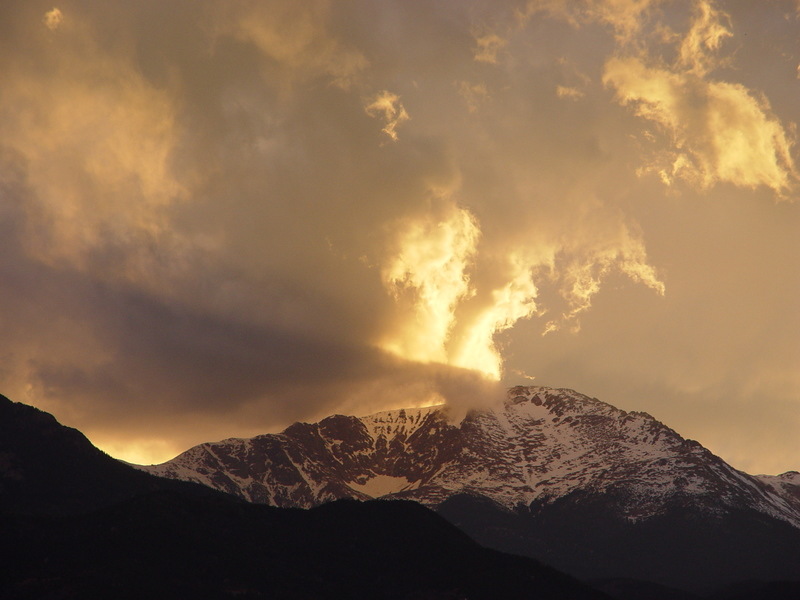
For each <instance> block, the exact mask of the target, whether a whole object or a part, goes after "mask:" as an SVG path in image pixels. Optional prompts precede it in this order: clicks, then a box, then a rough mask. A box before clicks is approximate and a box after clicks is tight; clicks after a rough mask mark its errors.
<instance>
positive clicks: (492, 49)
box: [473, 33, 508, 65]
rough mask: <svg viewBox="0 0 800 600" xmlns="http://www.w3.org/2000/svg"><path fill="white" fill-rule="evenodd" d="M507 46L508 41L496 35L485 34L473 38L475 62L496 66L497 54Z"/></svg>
mask: <svg viewBox="0 0 800 600" xmlns="http://www.w3.org/2000/svg"><path fill="white" fill-rule="evenodd" d="M506 44H508V41H507V40H505V39H503V38H501V37H500V36H499V35H497V34H496V33H487V34H485V35H481V36H478V37H476V38H475V45H476V47H475V49H474V50H473V55H474V57H475V60H476V61H478V62H482V63H488V64H490V65H494V64H497V53H498V52H500V50H502V49H503V47H504V46H506Z"/></svg>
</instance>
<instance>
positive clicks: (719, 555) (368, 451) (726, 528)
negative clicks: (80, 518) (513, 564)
mask: <svg viewBox="0 0 800 600" xmlns="http://www.w3.org/2000/svg"><path fill="white" fill-rule="evenodd" d="M142 468H143V469H145V470H147V471H149V472H150V473H153V474H157V475H160V476H163V477H168V478H175V479H183V480H187V481H194V482H198V483H203V484H205V485H208V486H211V487H213V488H216V489H218V490H222V491H226V492H228V493H231V494H234V495H236V496H239V497H240V498H243V499H246V500H249V501H251V502H256V503H264V504H271V505H276V506H294V507H312V506H317V505H319V504H321V503H324V502H328V501H331V500H334V499H339V498H354V499H359V500H367V499H370V498H378V497H380V498H403V499H411V500H415V501H417V502H420V503H422V504H424V505H427V506H430V507H432V508H434V509H436V510H437V511H438V512H439V513H440V514H442V515H444V516H445V517H446V518H448V519H449V520H450V521H451V522H453V523H455V524H457V525H458V526H459V527H460V528H461V529H462V530H464V531H466V532H468V533H469V534H470V535H471V536H473V537H474V538H475V539H477V540H478V541H480V542H481V543H484V544H487V545H490V546H491V547H495V548H498V549H501V550H505V551H510V552H514V553H518V554H525V555H528V556H532V557H536V558H539V559H542V560H545V561H546V562H549V563H550V564H552V565H554V566H556V567H558V568H560V569H564V570H567V571H568V572H571V573H573V574H575V575H578V576H580V577H587V578H608V577H619V578H631V577H632V578H637V579H644V580H648V581H653V582H656V583H659V584H663V585H668V586H677V587H682V588H684V589H692V590H695V591H697V590H702V591H707V590H708V589H710V588H712V587H714V586H719V585H724V584H727V583H730V582H733V581H737V580H739V579H747V578H752V579H765V580H775V579H789V580H792V579H798V580H800V496H799V495H798V489H800V488H798V481H799V480H800V476H799V475H798V474H797V473H786V474H784V475H780V476H773V477H768V476H760V477H754V476H751V475H748V474H746V473H743V472H741V471H738V470H737V469H734V468H733V467H731V466H730V465H728V464H727V463H725V462H724V461H723V460H722V459H720V458H719V457H717V456H715V455H714V454H712V453H711V452H709V451H708V450H706V449H705V448H703V447H702V446H701V445H700V444H698V443H697V442H694V441H691V440H687V439H684V438H683V437H681V436H680V435H679V434H678V433H676V432H675V431H673V430H672V429H670V428H669V427H667V426H666V425H664V424H662V423H660V422H659V421H657V420H655V419H654V418H652V417H651V416H649V415H647V414H645V413H638V412H625V411H622V410H619V409H617V408H614V407H613V406H611V405H609V404H606V403H604V402H601V401H599V400H596V399H593V398H589V397H587V396H585V395H582V394H579V393H577V392H574V391H571V390H565V389H552V388H544V387H515V388H512V389H511V390H509V393H508V397H507V398H506V399H505V401H504V402H502V403H499V404H498V405H496V406H494V407H493V408H489V409H486V410H481V411H472V412H470V413H469V414H468V415H467V416H466V417H465V418H464V419H463V420H461V421H460V422H457V423H456V422H451V421H450V420H449V418H448V412H447V409H446V408H445V407H442V406H440V407H430V408H422V409H406V410H397V411H388V412H382V413H378V414H374V415H370V416H367V417H361V418H357V417H348V416H341V415H336V416H332V417H328V418H326V419H323V420H322V421H320V422H319V423H311V424H309V423H296V424H294V425H292V426H291V427H289V428H287V429H286V430H285V431H283V432H282V433H279V434H267V435H261V436H257V437H255V438H251V439H228V440H224V441H222V442H217V443H207V444H201V445H199V446H196V447H194V448H192V449H190V450H188V451H187V452H185V453H183V454H181V455H180V456H178V457H176V458H175V459H173V460H171V461H169V462H167V463H164V464H162V465H155V466H150V467H142Z"/></svg>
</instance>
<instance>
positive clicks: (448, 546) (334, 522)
mask: <svg viewBox="0 0 800 600" xmlns="http://www.w3.org/2000/svg"><path fill="white" fill-rule="evenodd" d="M0 555H1V556H3V563H2V566H0V598H3V599H8V600H22V599H36V600H42V599H56V598H58V599H62V598H87V599H92V598H119V599H134V598H136V599H139V598H159V599H165V600H166V599H173V598H174V599H183V598H198V599H205V598H208V599H212V598H213V599H220V598H237V599H256V598H258V599H261V598H270V599H278V600H283V599H292V600H294V599H297V600H300V599H307V598H319V599H332V600H333V599H335V600H339V599H348V598H354V599H355V598H371V599H387V600H388V599H392V600H394V599H397V600H412V599H413V600H455V599H457V598H474V599H487V600H489V599H493V598H509V599H520V600H522V599H532V598H537V599H539V598H541V599H549V600H557V599H561V598H567V599H575V600H609V598H610V597H609V596H606V595H605V594H603V593H601V592H599V591H596V590H593V589H592V588H590V587H589V586H587V585H585V584H582V583H580V582H578V581H576V580H575V579H573V578H571V577H569V576H567V575H564V574H561V573H558V572H556V571H555V570H553V569H551V568H548V567H545V566H543V565H541V564H540V563H538V562H536V561H534V560H531V559H529V558H523V557H517V556H510V555H507V554H504V553H501V552H498V551H495V550H489V549H486V548H483V547H481V546H479V545H478V544H477V543H476V542H474V541H473V540H471V539H470V538H469V537H468V536H467V535H465V534H464V533H462V532H461V531H459V530H458V529H456V528H455V527H454V526H453V525H451V524H449V523H448V522H447V521H446V520H444V519H443V518H441V517H440V516H438V515H436V514H435V513H434V512H432V511H430V510H429V509H427V508H425V507H423V506H422V505H420V504H419V503H416V502H409V501H405V502H404V501H372V502H353V501H340V502H333V503H329V504H326V505H324V506H319V507H317V508H314V509H312V510H299V509H289V508H275V507H269V506H261V505H255V504H249V503H246V502H242V501H241V500H239V499H236V498H233V497H231V496H230V495H227V494H222V493H219V492H216V491H213V490H210V489H208V488H206V487H203V486H199V485H196V484H190V483H186V482H182V481H171V480H166V479H162V478H158V477H155V476H151V475H148V474H146V473H142V472H141V471H138V470H135V469H133V468H132V467H129V466H127V465H125V464H123V463H120V462H118V461H115V460H114V459H111V458H110V457H108V456H107V455H105V454H103V453H102V452H100V451H99V450H98V449H97V448H95V447H93V446H92V445H91V444H90V443H89V441H88V440H87V439H86V438H85V437H84V436H83V435H82V434H81V433H80V432H78V431H77V430H74V429H70V428H67V427H63V426H62V425H60V424H59V423H58V422H57V421H56V420H55V419H54V418H53V417H52V416H51V415H48V414H47V413H44V412H42V411H39V410H37V409H35V408H32V407H29V406H25V405H23V404H15V403H13V402H11V401H10V400H8V399H7V398H5V397H3V396H0Z"/></svg>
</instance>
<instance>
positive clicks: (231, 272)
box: [0, 0, 800, 472]
mask: <svg viewBox="0 0 800 600" xmlns="http://www.w3.org/2000/svg"><path fill="white" fill-rule="evenodd" d="M799 24H800V22H799V21H798V7H797V5H796V3H792V2H770V3H768V4H767V5H766V8H759V9H758V10H756V9H755V8H754V7H753V4H752V3H747V2H728V3H725V2H718V3H714V2H709V1H700V0H698V1H696V2H692V3H686V2H666V1H656V0H653V1H651V2H641V3H629V4H627V3H616V2H615V3H612V2H601V1H599V0H598V1H592V0H586V1H582V2H558V1H538V2H537V1H531V2H503V3H501V2H479V1H475V2H463V3H447V2H445V3H433V2H432V3H408V2H381V3H374V2H352V3H335V2H323V1H319V2H316V1H314V2H303V3H297V2H291V1H285V2H283V1H274V2H266V3H264V2H245V1H238V2H216V1H210V0H209V1H201V2H182V1H179V0H170V1H168V2H163V1H159V2H154V1H153V2H150V1H144V2H137V3H126V2H108V1H105V0H104V1H102V2H100V1H97V2H95V1H92V0H82V1H72V2H59V3H58V4H57V6H55V7H54V6H53V5H52V3H51V4H47V3H40V2H31V1H26V2H14V1H12V2H4V3H3V6H2V8H0V71H1V72H3V73H4V78H3V80H4V85H3V87H2V89H0V229H1V230H2V234H3V235H2V239H1V240H0V245H2V255H1V256H0V278H1V279H0V332H1V333H2V335H3V339H4V340H5V344H4V348H5V350H4V351H3V353H2V356H1V357H0V377H1V381H2V384H3V393H5V394H7V395H9V396H11V397H13V398H15V399H17V400H21V401H26V402H30V403H32V404H35V405H38V406H41V407H43V408H46V409H48V410H51V411H53V412H54V413H55V414H56V415H57V416H59V417H60V418H62V419H63V420H64V421H66V422H67V423H68V424H71V425H74V426H77V427H80V428H81V429H83V430H84V431H86V432H87V433H88V434H89V435H90V437H91V438H92V439H93V440H94V441H96V442H97V443H99V444H100V445H101V446H102V447H104V448H106V449H108V451H110V452H112V453H113V454H115V455H120V456H122V457H126V458H129V459H131V460H150V459H153V460H159V459H160V460H163V459H165V458H168V457H169V454H170V453H175V452H178V451H180V450H182V449H184V448H185V447H186V446H188V445H189V444H193V443H197V442H200V441H204V440H207V439H212V438H213V439H217V438H221V437H227V436H231V435H253V434H256V433H259V432H262V431H265V430H267V429H270V428H275V427H280V426H283V425H286V424H288V423H289V422H291V421H293V420H297V419H314V418H318V417H320V416H323V415H325V414H329V413H331V412H357V413H363V412H368V411H374V410H380V409H384V408H390V407H398V406H403V405H414V404H421V403H426V402H436V401H441V400H446V401H448V402H450V403H451V404H453V405H454V406H455V407H457V408H458V409H460V410H463V409H464V408H466V407H468V406H474V405H478V404H480V403H481V402H485V401H486V399H487V398H490V397H497V396H498V395H500V394H501V393H502V392H501V391H500V389H501V388H502V386H504V385H510V384H514V383H518V382H521V381H526V379H525V377H526V376H531V377H536V380H537V382H541V383H543V384H548V385H555V386H571V387H575V388H576V389H579V390H580V391H582V392H584V393H589V394H592V395H596V396H598V397H601V398H602V399H604V400H607V401H609V402H612V403H615V404H617V405H620V406H622V407H623V408H626V409H630V410H647V411H649V412H651V413H653V414H654V415H655V416H657V417H659V418H662V420H665V421H666V422H668V423H669V424H670V425H672V426H674V427H675V428H677V429H678V430H679V431H681V432H682V433H684V434H686V435H690V436H692V437H695V438H697V439H699V440H700V441H701V442H703V443H706V444H707V445H709V446H710V447H711V448H712V450H715V451H716V452H718V453H720V454H722V456H723V457H725V458H728V459H730V460H732V461H734V464H735V465H736V466H740V467H742V468H746V469H749V470H760V471H773V472H774V471H779V470H787V469H789V468H797V467H798V466H800V448H798V446H797V444H798V442H797V439H796V436H795V435H794V432H796V430H797V427H798V425H800V422H799V421H800V417H799V416H798V415H800V372H799V371H798V369H797V366H798V364H800V348H799V347H798V343H797V339H800V322H798V316H797V315H798V311H797V310H796V306H797V301H798V299H800V274H799V273H800V270H799V269H798V268H797V267H798V264H797V262H798V261H797V257H798V256H800V252H799V251H800V242H798V239H800V236H798V235H797V232H798V231H800V213H799V212H798V203H796V202H795V199H796V197H797V191H798V172H797V167H796V164H795V161H796V147H795V136H796V126H795V123H796V122H797V120H798V116H799V115H798V111H799V110H800V109H798V106H797V103H796V98H797V97H798V92H800V80H799V79H798V64H800V56H798V49H797V45H796V38H797V32H798V25H799ZM764 65H768V68H765V67H764ZM756 414H757V415H759V417H754V416H753V415H756Z"/></svg>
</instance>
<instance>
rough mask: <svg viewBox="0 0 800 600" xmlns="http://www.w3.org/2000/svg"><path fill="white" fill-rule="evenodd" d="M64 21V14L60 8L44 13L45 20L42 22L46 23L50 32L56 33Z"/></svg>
mask: <svg viewBox="0 0 800 600" xmlns="http://www.w3.org/2000/svg"><path fill="white" fill-rule="evenodd" d="M63 20H64V13H62V12H61V11H60V10H59V9H58V8H56V7H53V8H51V9H50V10H48V11H47V12H46V13H44V18H43V19H42V22H43V23H44V25H45V27H47V28H48V29H49V30H50V31H55V30H56V29H58V27H59V26H60V25H61V22H62V21H63Z"/></svg>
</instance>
